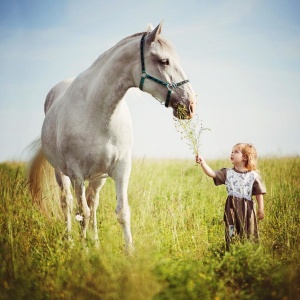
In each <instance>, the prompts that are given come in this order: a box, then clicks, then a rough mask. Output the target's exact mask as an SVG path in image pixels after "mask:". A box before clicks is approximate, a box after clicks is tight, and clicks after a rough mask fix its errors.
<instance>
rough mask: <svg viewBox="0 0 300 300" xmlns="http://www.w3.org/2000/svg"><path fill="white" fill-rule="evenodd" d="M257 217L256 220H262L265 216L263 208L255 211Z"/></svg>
mask: <svg viewBox="0 0 300 300" xmlns="http://www.w3.org/2000/svg"><path fill="white" fill-rule="evenodd" d="M257 217H258V220H262V219H263V218H264V217H265V213H264V210H263V209H259V210H258V211H257Z"/></svg>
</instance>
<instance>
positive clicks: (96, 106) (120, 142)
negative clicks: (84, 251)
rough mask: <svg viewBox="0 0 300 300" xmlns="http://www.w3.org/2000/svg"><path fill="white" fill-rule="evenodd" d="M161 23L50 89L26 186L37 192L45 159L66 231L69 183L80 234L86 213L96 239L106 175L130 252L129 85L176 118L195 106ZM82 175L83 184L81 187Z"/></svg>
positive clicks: (84, 228) (188, 113)
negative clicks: (58, 192)
mask: <svg viewBox="0 0 300 300" xmlns="http://www.w3.org/2000/svg"><path fill="white" fill-rule="evenodd" d="M161 28H162V23H160V24H159V25H158V26H157V27H156V28H155V29H154V30H152V28H151V29H148V31H147V32H144V33H138V34H134V35H132V36H129V37H127V38H125V39H123V40H121V41H120V42H119V43H118V44H116V45H115V46H114V47H112V48H111V49H109V50H107V51H106V52H104V53H103V54H102V55H100V57H99V58H98V59H97V60H96V61H95V62H94V63H93V64H92V65H91V66H90V67H89V68H88V69H87V70H86V71H84V72H82V73H81V74H79V76H78V77H76V78H74V79H69V80H65V81H62V82H61V83H59V84H57V85H56V86H55V87H53V88H52V89H51V91H50V92H49V93H48V95H47V98H46V102H45V114H46V115H45V120H44V123H43V127H42V133H41V138H40V139H39V140H38V147H37V149H36V150H35V154H34V156H33V158H32V159H31V161H30V163H29V165H28V179H29V186H30V191H31V193H32V195H33V198H34V199H36V200H38V198H39V197H41V192H42V183H43V180H45V178H44V177H45V176H43V175H45V174H46V173H45V171H44V170H45V168H47V166H48V167H49V166H50V165H49V163H50V164H51V166H52V167H51V168H52V169H53V168H54V169H55V171H56V179H57V182H58V183H59V185H60V187H61V189H62V196H61V206H62V208H63V211H64V214H65V218H66V223H67V231H68V233H70V231H71V213H72V193H71V190H70V187H71V186H73V187H74V190H75V194H76V198H77V201H78V207H79V214H78V215H77V216H76V217H77V218H79V219H81V224H82V234H83V237H84V238H86V231H87V227H88V223H89V219H90V217H92V221H93V227H94V239H95V240H97V239H98V232H97V220H96V210H97V206H98V204H99V192H100V190H101V188H102V186H103V185H104V183H105V181H106V179H107V177H109V176H110V177H111V178H112V179H113V180H114V181H115V185H116V194H117V207H116V215H117V219H118V221H119V223H120V224H121V225H122V227H123V232H124V238H125V246H126V249H127V250H128V251H129V250H130V249H131V247H132V235H131V230H130V208H129V204H128V196H127V189H128V183H129V176H130V171H131V156H132V147H133V138H132V124H131V117H130V114H129V110H128V107H127V104H126V101H124V100H123V97H124V95H125V93H126V91H127V90H128V89H129V88H131V87H139V88H140V89H141V90H143V91H144V92H147V93H150V94H151V95H152V96H153V97H155V98H156V99H158V100H159V101H160V102H162V103H163V102H164V103H165V106H166V107H168V106H170V107H172V108H173V114H174V116H175V117H178V108H179V107H181V108H183V109H185V115H186V117H187V118H190V117H192V116H193V112H194V106H195V94H194V91H193V89H192V86H191V85H190V83H189V81H188V80H187V79H186V75H185V73H184V71H183V70H182V68H181V66H180V65H179V62H178V59H177V57H176V55H175V52H174V49H173V47H172V46H171V45H170V43H169V42H168V41H167V40H166V39H165V38H163V37H162V36H161ZM151 30H152V31H151ZM146 69H147V71H146ZM149 74H151V75H149ZM53 177H54V176H53ZM47 180H48V181H49V180H51V178H47ZM85 181H88V182H89V185H88V187H87V190H86V187H85Z"/></svg>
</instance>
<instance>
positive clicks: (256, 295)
mask: <svg viewBox="0 0 300 300" xmlns="http://www.w3.org/2000/svg"><path fill="white" fill-rule="evenodd" d="M210 165H211V166H212V167H213V168H214V169H218V168H220V167H223V166H229V164H228V162H227V161H221V160H218V161H211V162H210ZM260 170H261V174H262V177H263V178H264V179H265V182H266V186H267V190H268V194H267V195H266V196H265V214H266V217H265V219H264V220H263V221H261V222H260V223H259V228H260V237H261V243H260V244H259V245H252V244H248V243H245V244H240V245H235V246H234V247H232V249H231V251H230V252H225V250H224V237H223V235H224V227H223V221H222V218H223V207H224V204H225V199H226V192H225V188H224V187H215V186H214V184H213V182H212V180H210V179H208V178H207V177H206V176H205V175H203V172H201V170H200V169H199V168H198V167H197V166H195V164H194V163H193V162H192V161H188V160H164V161H157V160H135V161H134V164H133V170H132V176H131V181H130V186H129V199H130V204H131V214H132V232H133V238H134V244H135V249H136V250H135V253H134V255H133V256H132V257H128V256H126V255H125V253H124V241H123V236H122V230H121V227H120V225H119V224H118V222H117V220H116V217H115V214H114V210H115V205H116V201H115V196H116V195H115V189H114V182H113V181H112V180H108V182H107V183H106V185H105V186H104V188H103V190H102V191H101V195H100V197H101V199H100V205H99V210H98V221H99V224H98V227H99V235H100V239H101V242H100V246H99V248H96V247H94V246H93V245H92V243H91V241H90V239H89V238H88V240H87V241H86V242H83V241H81V239H80V235H79V227H78V223H76V222H75V221H74V222H73V242H72V243H70V241H68V240H65V238H64V237H65V225H64V223H63V222H62V221H61V220H57V219H55V218H54V217H51V215H50V216H45V215H43V214H42V213H41V212H40V210H39V209H38V208H37V207H36V206H35V205H34V204H32V201H31V199H30V196H29V194H28V191H27V185H26V180H25V175H24V164H23V163H3V164H1V165H0V201H1V203H0V205H1V210H0V228H1V235H0V260H1V265H0V299H27V298H28V299H157V300H159V299H300V297H299V294H300V290H299V282H300V266H299V258H300V254H299V253H300V251H299V250H300V249H299V241H300V233H299V223H300V217H299V211H300V209H299V208H300V201H299V200H300V180H299V176H300V160H299V157H288V158H276V157H275V158H269V159H262V160H261V161H260ZM49 201H51V200H50V199H49Z"/></svg>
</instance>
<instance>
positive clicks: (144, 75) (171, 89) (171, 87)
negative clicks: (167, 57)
mask: <svg viewBox="0 0 300 300" xmlns="http://www.w3.org/2000/svg"><path fill="white" fill-rule="evenodd" d="M146 35H147V34H146V33H145V34H143V36H142V39H141V46H140V52H141V64H142V75H141V80H140V86H139V89H140V90H141V91H142V90H143V86H144V82H145V79H146V78H148V79H151V80H153V81H154V82H156V83H158V84H161V85H163V86H165V87H166V88H167V89H168V94H167V98H166V102H165V107H168V106H169V103H170V98H171V94H172V93H174V90H175V89H176V88H178V87H179V86H181V85H183V84H185V83H187V82H189V80H188V79H187V80H183V81H181V82H179V83H175V82H172V83H168V82H164V81H162V80H160V79H158V78H156V77H153V76H151V75H149V74H147V73H146V67H145V59H144V45H145V36H146Z"/></svg>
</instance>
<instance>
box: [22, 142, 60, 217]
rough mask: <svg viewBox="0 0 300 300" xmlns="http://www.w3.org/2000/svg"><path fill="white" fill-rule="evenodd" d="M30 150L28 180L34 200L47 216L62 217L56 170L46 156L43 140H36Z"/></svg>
mask: <svg viewBox="0 0 300 300" xmlns="http://www.w3.org/2000/svg"><path fill="white" fill-rule="evenodd" d="M28 149H29V151H30V155H31V159H30V160H29V162H28V165H27V179H28V186H29V191H30V193H31V196H32V200H33V202H34V203H35V204H37V205H38V206H39V207H40V209H41V210H42V211H43V212H44V213H45V214H46V215H48V216H50V215H53V214H54V215H57V216H58V215H60V213H59V190H58V185H57V183H56V179H55V170H54V168H53V167H52V166H51V165H50V164H49V162H48V161H47V159H46V157H45V155H44V152H43V149H42V146H41V139H40V138H37V139H36V140H34V141H33V142H32V143H31V144H30V145H29V147H28ZM49 198H50V199H49ZM51 200H52V201H51Z"/></svg>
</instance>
